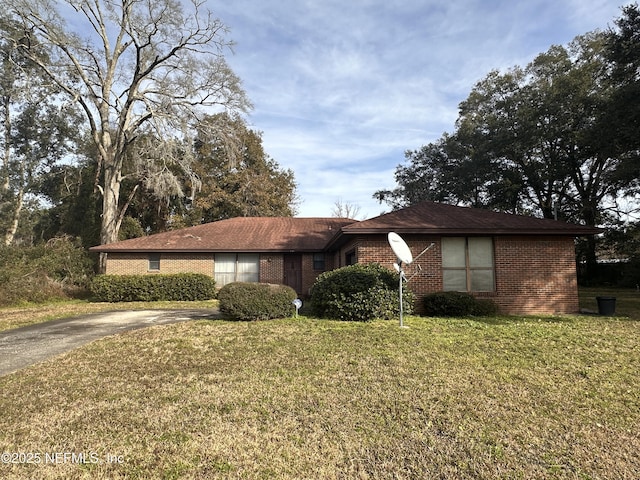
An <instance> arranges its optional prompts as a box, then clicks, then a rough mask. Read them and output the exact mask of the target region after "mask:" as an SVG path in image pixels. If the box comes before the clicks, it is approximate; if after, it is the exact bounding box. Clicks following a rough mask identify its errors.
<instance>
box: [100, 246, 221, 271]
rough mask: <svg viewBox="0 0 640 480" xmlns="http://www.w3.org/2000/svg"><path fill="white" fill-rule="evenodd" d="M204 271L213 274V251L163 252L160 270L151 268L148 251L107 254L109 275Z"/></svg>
mask: <svg viewBox="0 0 640 480" xmlns="http://www.w3.org/2000/svg"><path fill="white" fill-rule="evenodd" d="M185 272H189V273H203V274H205V275H210V276H213V254H212V253H162V254H160V270H149V254H148V253H120V252H110V253H109V254H108V255H107V271H106V273H107V274H109V275H144V274H147V273H148V274H154V273H167V274H169V273H185Z"/></svg>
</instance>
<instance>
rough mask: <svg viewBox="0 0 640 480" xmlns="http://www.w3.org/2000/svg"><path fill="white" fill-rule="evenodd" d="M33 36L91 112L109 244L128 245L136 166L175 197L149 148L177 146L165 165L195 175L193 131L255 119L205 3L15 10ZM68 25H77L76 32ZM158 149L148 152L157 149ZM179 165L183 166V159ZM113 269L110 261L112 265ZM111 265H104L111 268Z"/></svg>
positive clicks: (221, 30)
mask: <svg viewBox="0 0 640 480" xmlns="http://www.w3.org/2000/svg"><path fill="white" fill-rule="evenodd" d="M8 2H9V4H10V5H11V8H12V10H13V13H14V14H15V15H16V16H17V17H18V18H20V19H21V21H22V24H23V28H25V30H26V31H30V32H32V34H33V35H35V36H36V37H37V38H38V40H39V42H40V43H41V44H42V45H44V46H45V47H47V48H48V49H49V51H50V59H51V61H50V62H48V63H45V62H42V60H41V59H39V58H38V57H37V56H35V55H31V52H30V50H29V48H28V45H26V46H25V47H24V49H25V55H27V56H29V58H31V60H32V61H34V62H35V63H37V64H38V65H39V66H40V68H41V69H42V70H43V71H44V72H45V73H46V74H47V76H48V77H49V78H51V79H52V80H53V81H54V82H55V83H56V84H57V85H58V86H59V87H60V88H61V89H62V90H63V91H64V92H66V94H67V95H68V96H69V97H70V98H71V99H73V101H75V102H78V103H79V104H80V106H81V108H82V110H83V111H84V114H85V116H86V119H87V122H88V126H89V129H90V134H91V138H92V140H93V142H94V143H95V145H96V150H97V158H96V159H95V161H96V162H97V167H98V168H97V169H96V172H97V173H96V189H97V190H99V191H100V193H101V194H102V224H101V234H100V242H101V243H103V244H107V243H111V242H114V241H116V240H117V239H118V231H119V229H120V225H121V223H122V219H123V217H124V214H125V211H126V208H127V205H128V201H126V200H125V201H122V200H121V198H120V186H121V182H122V180H123V178H124V176H125V175H126V174H128V173H129V172H133V173H135V172H136V171H139V170H140V169H139V168H136V166H135V165H133V163H134V162H135V163H137V164H138V165H140V164H147V168H144V169H143V170H144V171H145V172H146V173H149V172H152V171H154V172H155V173H156V174H159V175H161V176H162V180H155V181H154V182H152V183H154V185H156V186H158V187H160V186H167V187H169V189H172V190H175V187H176V184H175V182H174V181H172V180H171V177H172V175H173V174H174V172H173V170H172V169H170V168H166V169H165V168H156V169H151V168H148V163H149V162H148V161H150V160H153V159H157V152H158V149H157V148H154V149H153V150H154V152H153V154H152V156H150V157H147V158H142V159H141V158H139V156H140V155H142V154H143V153H144V152H145V151H148V149H147V148H140V142H139V140H140V138H141V137H144V138H155V139H157V141H159V142H164V141H166V142H168V144H169V147H168V148H166V149H164V151H163V155H162V161H163V162H168V163H172V164H174V165H179V166H180V167H181V168H183V169H188V168H189V164H188V158H189V156H186V157H181V156H180V154H181V152H182V153H184V149H181V148H175V145H176V143H180V142H183V143H188V138H189V136H190V135H189V131H190V130H191V127H190V126H191V124H192V123H193V122H196V121H197V120H198V119H199V118H200V116H201V115H203V114H205V113H207V112H208V113H211V109H212V108H213V109H214V110H215V109H216V107H217V109H218V110H221V109H226V110H234V111H247V110H248V109H249V108H250V103H249V101H248V100H247V98H246V96H245V93H244V91H243V90H242V87H241V82H240V79H239V78H238V77H237V76H236V75H235V74H234V73H233V71H232V70H231V69H230V67H229V66H228V65H227V63H226V61H225V58H224V53H225V51H226V49H227V48H229V47H230V45H231V44H230V42H228V41H227V40H226V39H225V36H226V34H227V29H226V27H225V26H224V25H223V24H222V22H221V21H220V20H219V19H217V18H215V17H214V16H213V15H212V13H211V12H210V11H204V10H203V8H202V6H203V3H204V2H203V1H200V0H191V2H190V4H189V5H188V6H189V10H188V11H187V10H186V9H185V6H186V5H187V4H188V3H189V2H181V1H180V0H65V1H56V0H8ZM64 18H69V19H71V18H72V19H73V22H72V24H73V29H72V28H71V27H70V26H69V25H67V23H66V22H65V21H64ZM147 146H148V144H147ZM176 155H177V156H176ZM103 260H104V259H103ZM101 263H102V265H101V266H104V265H103V262H101Z"/></svg>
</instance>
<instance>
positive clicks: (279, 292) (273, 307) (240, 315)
mask: <svg viewBox="0 0 640 480" xmlns="http://www.w3.org/2000/svg"><path fill="white" fill-rule="evenodd" d="M296 296H297V295H296V292H295V290H294V289H293V288H291V287H287V286H285V285H271V284H267V283H244V282H234V283H229V284H227V285H225V286H224V287H222V288H221V289H220V291H219V292H218V300H219V302H220V311H221V312H222V313H224V314H225V315H227V316H229V317H231V318H234V319H236V320H269V319H272V318H284V317H290V316H292V314H293V312H294V311H295V307H294V305H293V301H294V300H295V299H296Z"/></svg>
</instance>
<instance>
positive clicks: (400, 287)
mask: <svg viewBox="0 0 640 480" xmlns="http://www.w3.org/2000/svg"><path fill="white" fill-rule="evenodd" d="M398 266H399V267H400V269H399V270H400V283H399V287H398V291H399V292H400V327H404V324H403V320H402V262H398Z"/></svg>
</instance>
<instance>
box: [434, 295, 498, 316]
mask: <svg viewBox="0 0 640 480" xmlns="http://www.w3.org/2000/svg"><path fill="white" fill-rule="evenodd" d="M423 302H424V303H423V305H424V310H425V313H426V314H427V315H429V316H431V317H466V316H469V315H474V316H479V317H482V316H491V315H495V314H496V313H498V307H497V305H496V304H495V303H494V302H493V300H491V299H488V298H481V299H478V298H476V297H474V296H473V295H470V294H468V293H464V292H436V293H431V294H429V295H426V296H425V297H424V299H423Z"/></svg>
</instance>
